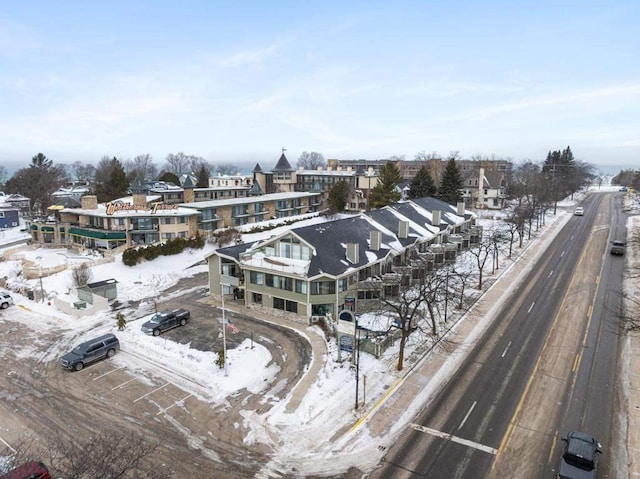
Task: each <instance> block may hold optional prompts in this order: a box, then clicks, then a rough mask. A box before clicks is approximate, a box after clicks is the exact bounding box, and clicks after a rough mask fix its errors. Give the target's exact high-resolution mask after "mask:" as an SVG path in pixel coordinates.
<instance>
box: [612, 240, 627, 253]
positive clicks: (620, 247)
mask: <svg viewBox="0 0 640 479" xmlns="http://www.w3.org/2000/svg"><path fill="white" fill-rule="evenodd" d="M626 246H627V242H626V241H622V240H613V241H612V242H611V254H616V255H618V256H622V255H624V250H625V249H626Z"/></svg>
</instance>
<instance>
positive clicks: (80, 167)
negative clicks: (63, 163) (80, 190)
mask: <svg viewBox="0 0 640 479" xmlns="http://www.w3.org/2000/svg"><path fill="white" fill-rule="evenodd" d="M71 173H72V175H73V177H74V178H75V179H76V180H78V181H90V180H93V178H94V177H95V175H96V167H95V166H94V165H92V164H90V163H82V162H81V161H75V162H73V163H72V164H71Z"/></svg>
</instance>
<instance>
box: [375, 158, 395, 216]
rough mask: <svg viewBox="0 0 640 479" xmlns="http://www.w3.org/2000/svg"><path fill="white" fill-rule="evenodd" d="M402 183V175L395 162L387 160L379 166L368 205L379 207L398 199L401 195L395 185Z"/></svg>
mask: <svg viewBox="0 0 640 479" xmlns="http://www.w3.org/2000/svg"><path fill="white" fill-rule="evenodd" d="M400 183H402V175H401V174H400V170H399V169H398V167H397V166H396V165H395V163H393V162H391V161H388V162H387V163H385V164H384V165H382V166H381V167H380V171H379V172H378V184H377V185H376V186H374V187H373V189H372V190H371V196H370V198H369V206H370V207H371V208H381V207H383V206H387V205H391V204H393V203H396V202H398V201H399V200H400V198H401V195H400V192H399V191H398V190H396V186H398V184H400Z"/></svg>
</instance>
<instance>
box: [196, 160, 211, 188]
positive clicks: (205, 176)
mask: <svg viewBox="0 0 640 479" xmlns="http://www.w3.org/2000/svg"><path fill="white" fill-rule="evenodd" d="M196 177H197V178H198V180H197V182H196V188H208V187H209V170H207V167H206V166H204V165H200V169H198V173H197V174H196Z"/></svg>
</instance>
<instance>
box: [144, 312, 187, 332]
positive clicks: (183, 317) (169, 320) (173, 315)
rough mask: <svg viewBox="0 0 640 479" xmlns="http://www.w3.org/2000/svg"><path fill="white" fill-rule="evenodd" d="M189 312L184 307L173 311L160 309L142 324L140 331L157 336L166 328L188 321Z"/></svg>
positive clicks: (175, 326) (181, 324) (182, 324)
mask: <svg viewBox="0 0 640 479" xmlns="http://www.w3.org/2000/svg"><path fill="white" fill-rule="evenodd" d="M190 317H191V313H190V312H189V311H188V310H186V309H176V310H174V311H160V312H158V313H156V314H154V315H153V316H151V319H150V320H149V321H147V322H146V323H144V324H143V325H142V332H143V333H145V334H152V335H154V336H158V335H159V334H160V333H162V332H164V331H167V330H168V329H173V328H177V327H178V326H184V325H185V324H187V321H189V318H190Z"/></svg>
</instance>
